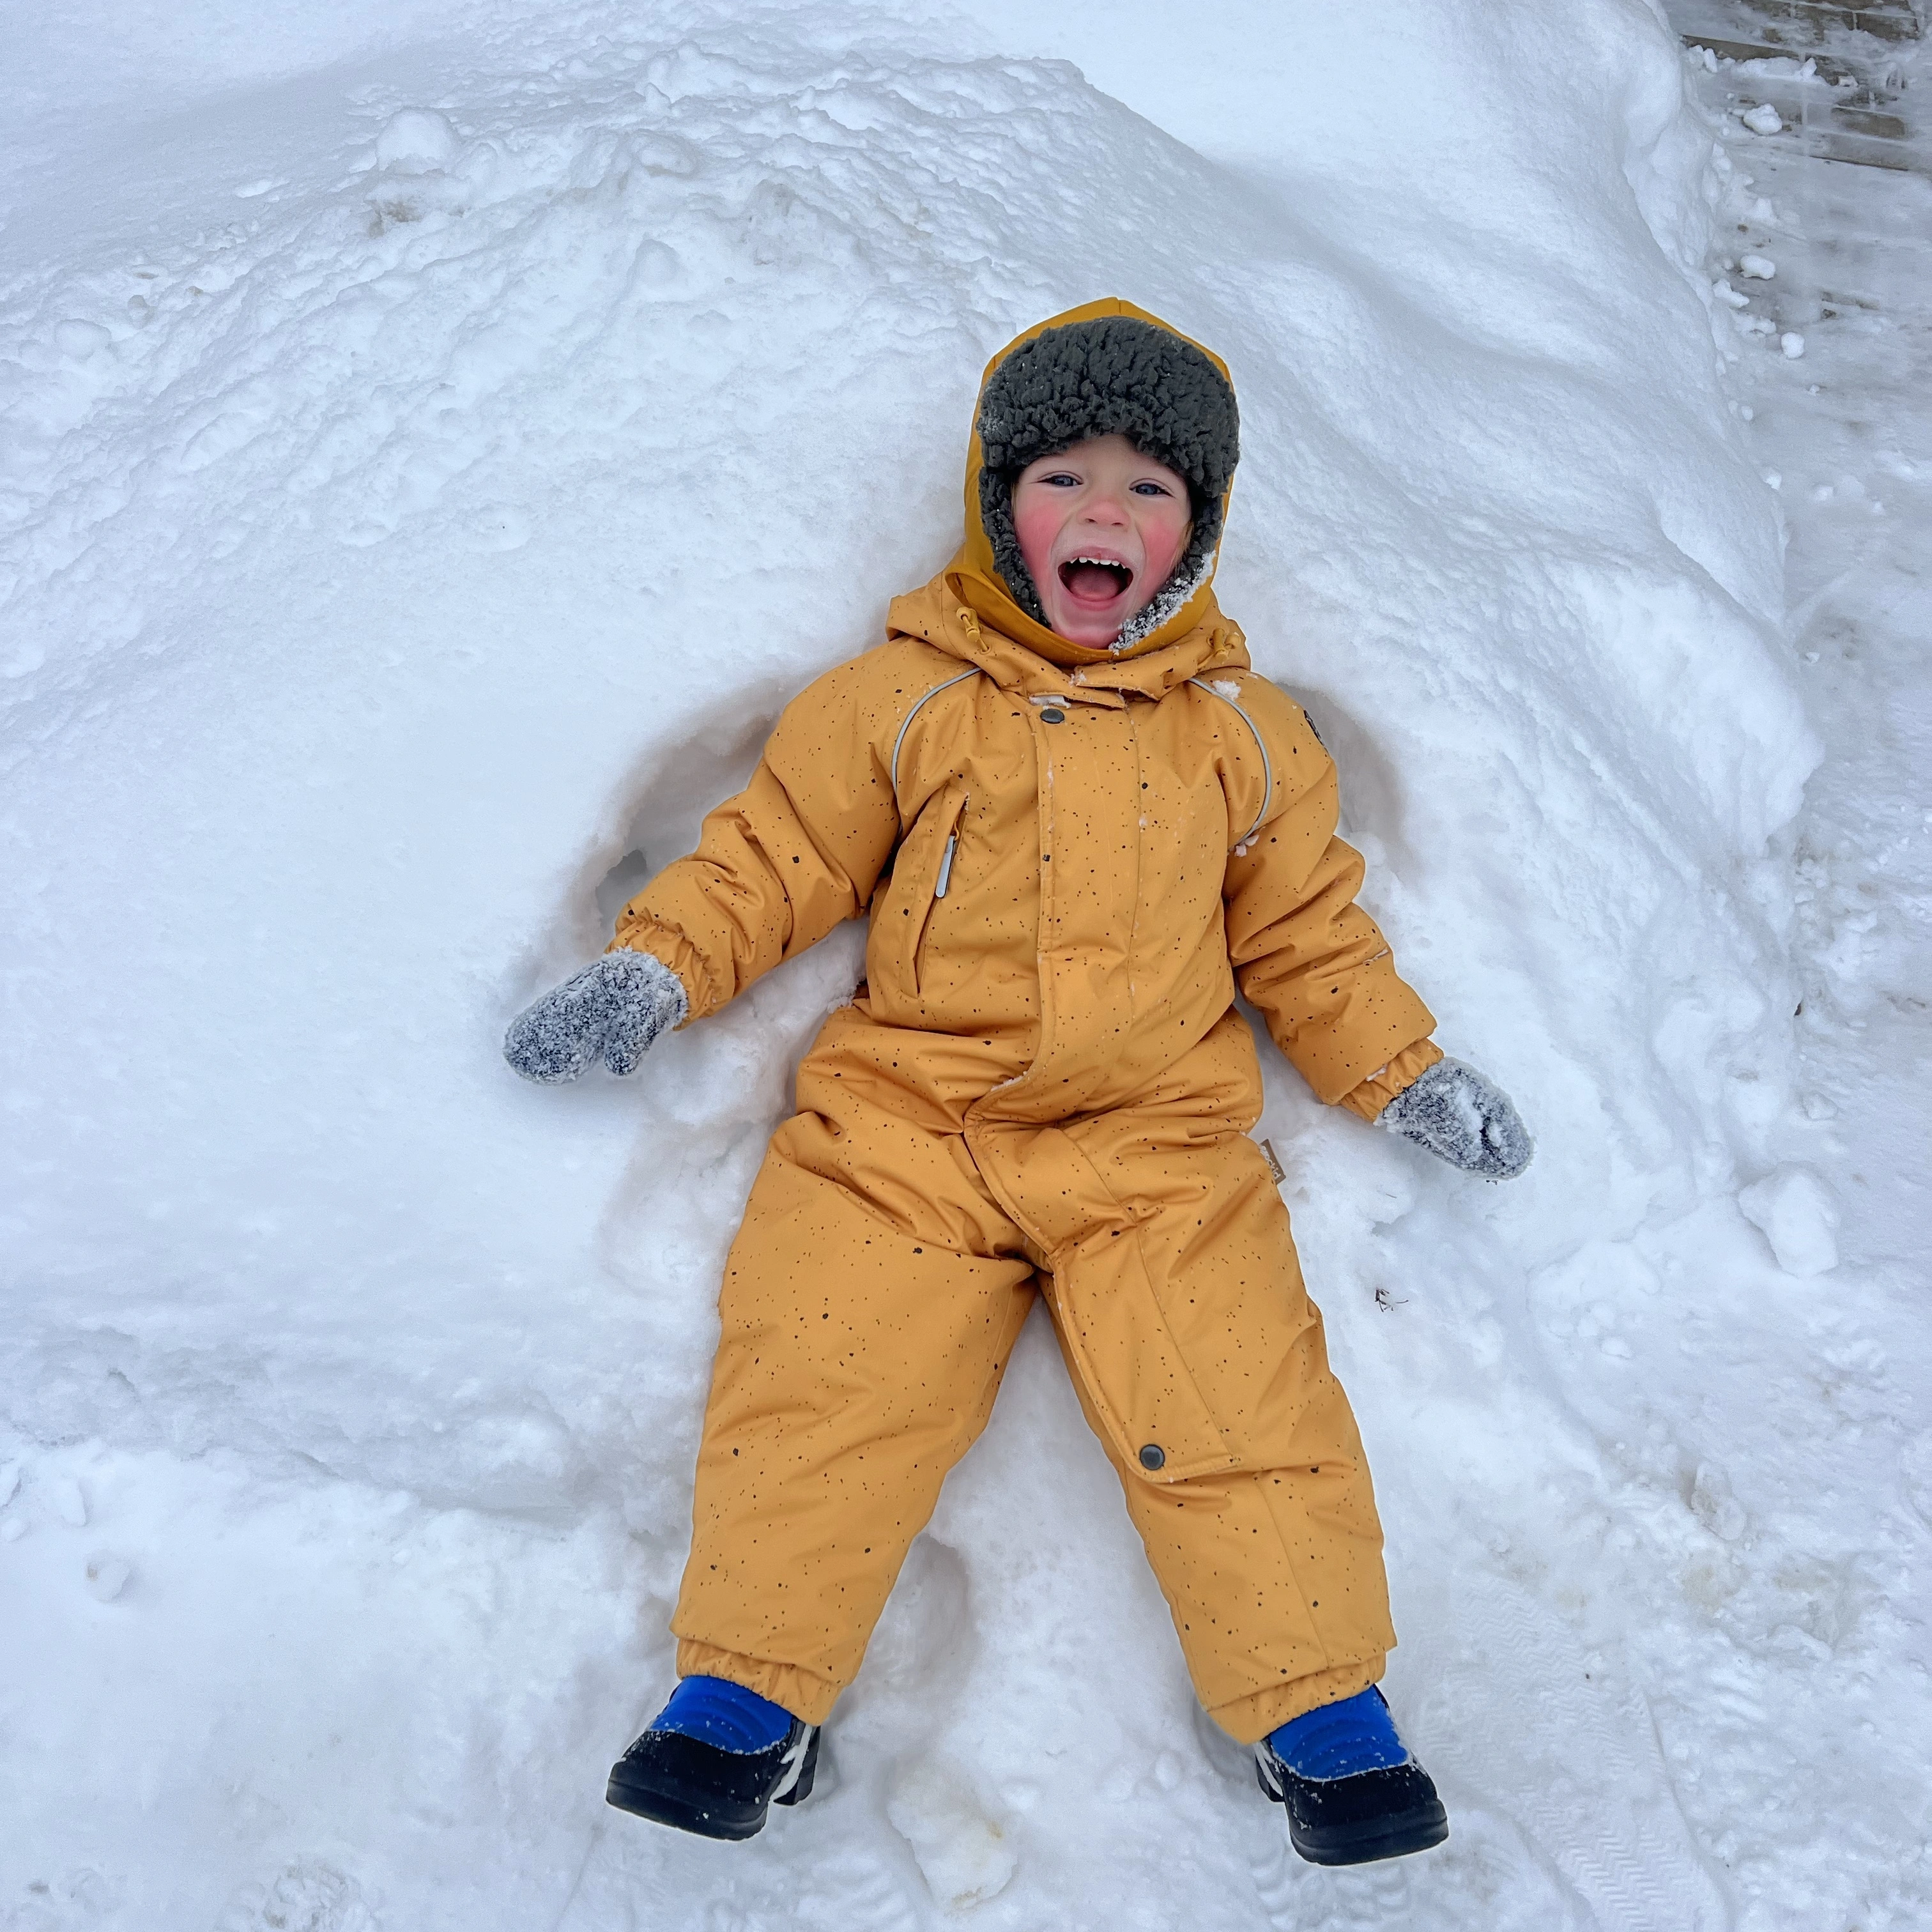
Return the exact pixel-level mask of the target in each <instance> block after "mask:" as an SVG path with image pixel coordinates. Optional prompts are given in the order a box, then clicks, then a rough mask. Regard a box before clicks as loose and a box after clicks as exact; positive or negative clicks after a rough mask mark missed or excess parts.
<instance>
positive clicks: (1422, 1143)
mask: <svg viewBox="0 0 1932 1932" xmlns="http://www.w3.org/2000/svg"><path fill="white" fill-rule="evenodd" d="M1376 1125H1377V1126H1378V1127H1387V1128H1388V1130H1389V1131H1390V1132H1391V1133H1396V1134H1400V1135H1401V1136H1402V1137H1403V1139H1404V1140H1406V1141H1413V1142H1415V1144H1416V1145H1417V1146H1418V1147H1419V1148H1427V1149H1428V1150H1429V1151H1430V1153H1431V1154H1434V1155H1435V1156H1436V1158H1437V1159H1438V1160H1446V1161H1447V1162H1448V1163H1449V1165H1450V1166H1451V1167H1460V1169H1462V1170H1463V1172H1464V1173H1465V1174H1480V1175H1482V1177H1483V1178H1484V1179H1485V1180H1486V1181H1508V1180H1511V1179H1513V1178H1514V1177H1515V1176H1516V1175H1519V1174H1520V1173H1521V1172H1523V1169H1525V1168H1526V1167H1527V1166H1529V1157H1530V1156H1531V1155H1532V1154H1534V1153H1535V1151H1536V1144H1535V1142H1533V1141H1532V1139H1530V1137H1529V1129H1528V1128H1527V1127H1525V1126H1524V1125H1523V1116H1522V1115H1520V1114H1519V1113H1518V1112H1517V1110H1516V1109H1515V1108H1514V1107H1513V1106H1511V1104H1510V1097H1509V1096H1508V1094H1505V1092H1504V1091H1503V1090H1502V1088H1500V1087H1499V1086H1498V1085H1496V1082H1494V1081H1493V1080H1490V1079H1486V1078H1485V1077H1484V1076H1483V1075H1481V1074H1480V1073H1478V1072H1477V1071H1476V1070H1475V1068H1474V1067H1467V1066H1465V1065H1464V1064H1463V1062H1462V1061H1460V1060H1439V1061H1437V1062H1436V1064H1435V1065H1434V1066H1433V1067H1431V1068H1430V1070H1429V1071H1428V1072H1427V1073H1425V1074H1424V1075H1423V1076H1422V1078H1421V1079H1420V1080H1418V1081H1416V1082H1415V1083H1414V1084H1413V1085H1411V1086H1408V1087H1405V1088H1403V1091H1401V1092H1400V1094H1397V1096H1396V1097H1395V1098H1394V1100H1391V1102H1390V1103H1388V1106H1386V1107H1385V1108H1384V1109H1382V1112H1381V1114H1380V1115H1379V1117H1378V1118H1377V1120H1376Z"/></svg>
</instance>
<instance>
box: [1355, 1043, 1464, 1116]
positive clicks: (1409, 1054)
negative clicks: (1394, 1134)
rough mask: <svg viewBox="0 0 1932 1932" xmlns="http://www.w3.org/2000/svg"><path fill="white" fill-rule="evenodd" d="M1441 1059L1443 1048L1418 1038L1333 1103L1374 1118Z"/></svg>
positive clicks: (1357, 1113)
mask: <svg viewBox="0 0 1932 1932" xmlns="http://www.w3.org/2000/svg"><path fill="white" fill-rule="evenodd" d="M1441 1058H1442V1048H1440V1047H1439V1046H1437V1045H1436V1043H1435V1041H1433V1040H1418V1041H1417V1042H1416V1043H1415V1045H1414V1046H1406V1047H1404V1048H1403V1050H1402V1051H1401V1052H1400V1053H1398V1054H1397V1055H1396V1057H1395V1058H1394V1059H1393V1060H1391V1061H1390V1062H1389V1064H1388V1065H1387V1066H1386V1067H1384V1068H1383V1069H1382V1071H1381V1072H1380V1073H1371V1074H1370V1076H1369V1077H1368V1078H1367V1079H1366V1080H1364V1082H1362V1084H1361V1085H1360V1086H1359V1087H1353V1088H1350V1089H1349V1091H1348V1092H1347V1093H1346V1094H1343V1096H1342V1097H1341V1099H1340V1100H1338V1101H1337V1102H1336V1103H1335V1104H1336V1105H1337V1106H1338V1107H1346V1108H1347V1109H1348V1110H1349V1112H1350V1113H1352V1114H1356V1115H1360V1116H1361V1118H1362V1119H1364V1120H1365V1121H1373V1120H1374V1119H1376V1117H1377V1116H1378V1115H1380V1113H1381V1112H1382V1109H1384V1108H1385V1107H1386V1106H1388V1103H1390V1102H1391V1100H1394V1098H1395V1097H1396V1096H1397V1094H1400V1093H1403V1092H1404V1091H1406V1089H1408V1088H1411V1087H1413V1086H1414V1085H1415V1083H1416V1082H1418V1080H1420V1079H1421V1078H1422V1076H1424V1074H1425V1073H1427V1072H1428V1071H1429V1070H1430V1068H1431V1067H1433V1066H1434V1065H1435V1064H1436V1062H1437V1061H1439V1060H1440V1059H1441Z"/></svg>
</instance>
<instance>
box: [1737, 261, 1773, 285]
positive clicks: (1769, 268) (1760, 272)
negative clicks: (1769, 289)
mask: <svg viewBox="0 0 1932 1932" xmlns="http://www.w3.org/2000/svg"><path fill="white" fill-rule="evenodd" d="M1738 270H1739V273H1740V274H1741V275H1751V276H1753V277H1755V278H1756V279H1757V281H1760V282H1768V281H1770V280H1771V278H1772V276H1774V275H1776V274H1777V273H1778V264H1777V263H1775V262H1774V261H1773V260H1772V259H1771V257H1769V255H1740V256H1739V257H1738Z"/></svg>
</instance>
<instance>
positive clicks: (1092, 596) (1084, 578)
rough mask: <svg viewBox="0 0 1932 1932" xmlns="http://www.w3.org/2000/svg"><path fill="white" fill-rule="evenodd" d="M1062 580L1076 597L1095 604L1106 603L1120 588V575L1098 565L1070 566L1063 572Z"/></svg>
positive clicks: (1082, 564)
mask: <svg viewBox="0 0 1932 1932" xmlns="http://www.w3.org/2000/svg"><path fill="white" fill-rule="evenodd" d="M1061 582H1062V583H1064V584H1065V585H1066V586H1067V589H1070V591H1072V592H1073V594H1074V595H1075V596H1076V597H1081V598H1086V599H1087V600H1088V601H1090V602H1091V603H1095V604H1105V603H1106V602H1107V601H1109V599H1110V598H1113V597H1114V596H1115V595H1118V592H1119V590H1120V588H1121V578H1120V573H1119V572H1118V571H1112V570H1106V569H1103V568H1102V567H1101V566H1100V565H1099V564H1097V563H1074V564H1070V565H1067V568H1066V569H1065V570H1064V571H1062V572H1061Z"/></svg>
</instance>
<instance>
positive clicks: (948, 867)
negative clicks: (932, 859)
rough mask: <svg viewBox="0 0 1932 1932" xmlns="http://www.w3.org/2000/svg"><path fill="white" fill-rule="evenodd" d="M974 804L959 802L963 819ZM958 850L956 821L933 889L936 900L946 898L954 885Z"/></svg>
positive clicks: (949, 833)
mask: <svg viewBox="0 0 1932 1932" xmlns="http://www.w3.org/2000/svg"><path fill="white" fill-rule="evenodd" d="M972 802H973V801H972V800H971V799H970V798H962V799H961V800H960V801H959V817H961V818H964V817H965V816H966V808H967V807H968V805H971V803H972ZM957 850H959V822H958V820H955V821H954V823H953V829H952V830H951V831H950V832H948V833H947V835H946V850H945V853H944V856H942V857H941V859H940V861H939V883H938V885H936V886H934V887H933V889H932V896H933V897H934V898H936V899H943V898H945V896H946V888H947V886H950V884H951V883H953V853H955V852H956V851H957Z"/></svg>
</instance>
